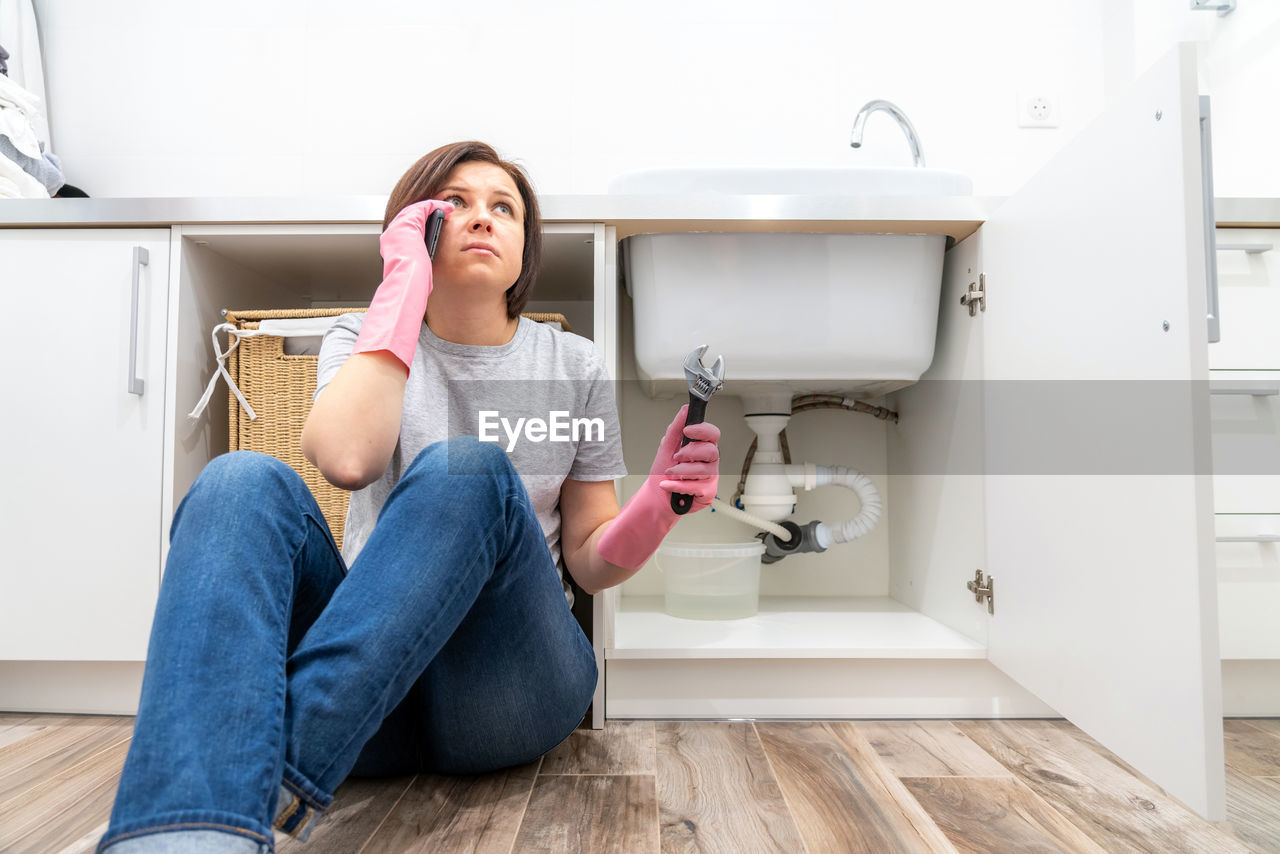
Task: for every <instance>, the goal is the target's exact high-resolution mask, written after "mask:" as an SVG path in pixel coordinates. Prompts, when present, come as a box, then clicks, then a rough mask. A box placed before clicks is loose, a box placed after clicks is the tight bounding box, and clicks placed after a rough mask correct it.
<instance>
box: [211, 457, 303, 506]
mask: <svg viewBox="0 0 1280 854" xmlns="http://www.w3.org/2000/svg"><path fill="white" fill-rule="evenodd" d="M298 487H302V488H303V489H306V484H305V483H304V482H303V480H302V477H301V475H299V474H298V473H297V472H296V471H294V470H293V469H292V468H291V467H290V466H289V465H288V463H285V462H282V461H281V460H278V459H276V458H275V457H273V456H270V455H268V454H260V453H258V452H257V451H231V452H230V453H227V454H220V455H218V456H216V457H214V458H213V459H212V460H210V461H209V463H208V464H207V465H206V466H205V467H204V470H203V471H201V472H200V476H199V477H198V478H196V482H195V483H194V484H192V485H191V492H190V493H188V495H190V494H193V493H197V492H199V493H206V492H207V493H212V495H213V497H216V498H217V499H218V500H220V501H227V502H240V501H242V500H243V501H247V502H249V503H251V504H253V505H254V506H259V505H261V504H262V502H263V501H264V500H271V499H272V498H273V497H275V496H278V495H282V494H284V495H288V496H290V497H292V495H293V493H294V491H295V490H296V489H297V488H298Z"/></svg>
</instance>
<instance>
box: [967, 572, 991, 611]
mask: <svg viewBox="0 0 1280 854" xmlns="http://www.w3.org/2000/svg"><path fill="white" fill-rule="evenodd" d="M995 586H996V580H995V579H994V578H991V577H988V578H987V583H986V584H985V585H984V584H983V583H982V570H980V569H978V570H975V571H974V575H973V580H972V581H970V582H968V583H967V584H965V587H967V588H969V592H970V593H972V594H973V598H974V599H976V600H977V601H978V602H979V603H981V602H982V600H983V599H986V600H987V613H988V614H991V615H993V616H994V615H995V613H996V592H995Z"/></svg>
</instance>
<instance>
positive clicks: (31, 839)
mask: <svg viewBox="0 0 1280 854" xmlns="http://www.w3.org/2000/svg"><path fill="white" fill-rule="evenodd" d="M132 726H133V719H132V718H112V717H79V716H54V715H37V716H30V715H16V714H10V715H0V851H3V852H7V853H8V854H20V852H39V854H55V852H80V851H92V850H93V847H94V845H95V844H96V842H97V840H98V838H99V837H100V836H101V834H102V833H103V832H104V831H105V830H106V822H107V818H108V815H109V813H110V809H111V802H112V799H113V797H114V794H115V788H116V783H117V781H118V779H119V775H120V770H121V767H122V766H123V764H124V757H125V752H126V751H127V750H128V747H129V739H130V736H131V734H132ZM1225 729H1226V757H1227V768H1226V771H1227V812H1228V820H1227V821H1225V822H1221V823H1218V824H1210V823H1208V822H1206V821H1204V820H1203V819H1201V818H1199V817H1198V816H1196V815H1195V814H1194V813H1192V812H1191V811H1190V810H1189V809H1187V808H1186V807H1184V806H1182V805H1181V804H1180V803H1178V802H1177V801H1175V800H1173V799H1172V798H1170V797H1169V796H1168V795H1166V794H1165V793H1164V792H1163V791H1162V790H1161V789H1159V788H1158V787H1157V786H1155V785H1153V784H1152V783H1151V782H1150V781H1148V780H1147V779H1146V778H1144V777H1143V776H1142V775H1140V774H1138V773H1136V772H1135V771H1134V770H1133V769H1132V768H1130V767H1129V766H1128V765H1126V764H1125V763H1124V762H1122V761H1121V760H1120V759H1118V758H1117V757H1116V756H1114V755H1112V754H1111V753H1109V752H1108V751H1107V750H1106V749H1105V748H1103V747H1102V746H1101V745H1099V744H1098V743H1097V742H1095V741H1093V740H1092V739H1091V738H1089V737H1088V736H1086V735H1085V734H1084V733H1082V732H1081V731H1080V730H1079V729H1077V728H1076V727H1074V726H1072V725H1071V724H1069V723H1066V722H1065V721H1061V720H1035V721H1014V720H1008V721H857V722H829V721H828V722H786V723H774V722H763V721H759V722H754V723H752V722H726V723H721V722H678V721H671V722H656V723H655V722H652V721H613V722H610V723H609V724H608V725H607V726H606V728H605V729H604V730H603V731H595V732H593V731H591V730H579V731H578V732H576V733H575V734H574V735H573V736H571V737H570V738H569V740H568V741H566V742H565V743H564V744H562V745H560V746H559V747H558V748H556V749H555V750H554V751H552V752H551V753H549V754H547V755H546V756H544V757H543V758H542V759H541V760H540V761H538V762H535V763H532V764H529V765H526V766H523V767H519V768H512V769H508V770H506V771H504V772H500V773H496V774H488V775H484V776H481V777H440V776H433V775H427V774H422V775H418V776H415V777H403V778H398V779H382V780H367V779H352V780H348V781H347V782H346V783H344V784H343V785H342V786H341V787H340V788H339V789H338V791H337V793H336V795H335V799H334V803H333V806H332V807H331V808H330V810H329V813H328V816H327V818H326V819H325V821H324V822H322V823H321V824H320V825H319V826H317V828H316V830H315V832H314V834H313V835H312V837H311V840H310V841H309V842H307V843H305V844H302V843H298V842H296V841H294V840H292V839H288V838H287V837H284V836H277V850H278V851H281V852H307V854H322V852H335V853H336V852H341V854H351V852H358V851H364V852H411V851H412V852H463V851H466V852H500V854H507V852H543V851H545V852H557V854H560V852H589V854H608V852H621V853H622V854H643V852H659V851H661V852H727V854H754V852H770V851H778V852H786V854H793V852H809V854H818V853H819V852H838V853H839V854H851V852H863V851H865V852H876V854H883V852H899V851H901V852H914V851H929V852H933V851H963V852H982V854H990V852H1019V854H1021V852H1032V851H1035V852H1042V851H1044V852H1048V851H1071V852H1076V851H1088V852H1104V851H1105V852H1116V851H1150V852H1160V854H1171V852H1194V854H1206V852H1214V854H1217V852H1233V851H1240V852H1246V851H1259V852H1280V720H1276V719H1251V720H1228V721H1226V724H1225Z"/></svg>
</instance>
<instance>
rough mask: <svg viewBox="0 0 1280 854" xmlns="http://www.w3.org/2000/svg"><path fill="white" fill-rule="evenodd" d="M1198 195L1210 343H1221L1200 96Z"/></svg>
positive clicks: (1207, 136)
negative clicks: (1201, 217) (1199, 198)
mask: <svg viewBox="0 0 1280 854" xmlns="http://www.w3.org/2000/svg"><path fill="white" fill-rule="evenodd" d="M1200 192H1201V194H1202V195H1203V197H1204V279H1205V291H1206V292H1205V297H1206V300H1205V301H1206V302H1207V304H1208V309H1209V311H1208V315H1209V316H1208V321H1209V343H1210V344H1213V343H1215V342H1217V341H1221V340H1222V332H1221V330H1220V328H1219V324H1218V253H1217V252H1216V251H1215V249H1214V243H1215V241H1216V239H1217V235H1216V233H1215V232H1216V230H1217V224H1218V220H1217V219H1215V218H1214V215H1213V132H1212V128H1211V126H1210V123H1209V96H1208V95H1201V96H1200Z"/></svg>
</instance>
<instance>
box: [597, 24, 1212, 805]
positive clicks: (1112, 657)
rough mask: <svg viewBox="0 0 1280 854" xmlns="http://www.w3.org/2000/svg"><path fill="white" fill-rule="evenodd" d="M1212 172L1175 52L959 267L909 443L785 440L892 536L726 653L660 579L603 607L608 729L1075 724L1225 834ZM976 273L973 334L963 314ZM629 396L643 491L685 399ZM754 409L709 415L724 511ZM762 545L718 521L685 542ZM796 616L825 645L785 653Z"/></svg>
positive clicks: (691, 529)
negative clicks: (972, 721)
mask: <svg viewBox="0 0 1280 854" xmlns="http://www.w3.org/2000/svg"><path fill="white" fill-rule="evenodd" d="M1200 162H1201V161H1200V141H1199V103H1198V94H1197V91H1196V73H1195V60H1194V54H1193V50H1192V49H1191V48H1190V47H1189V46H1184V47H1181V48H1180V49H1179V50H1177V51H1175V52H1174V53H1172V54H1170V55H1169V56H1168V57H1167V58H1166V59H1165V60H1163V61H1162V62H1161V63H1158V64H1157V65H1156V66H1155V67H1153V69H1152V70H1151V71H1150V72H1149V73H1148V74H1146V75H1145V76H1144V77H1143V78H1142V79H1141V80H1139V81H1138V82H1137V83H1136V84H1135V86H1134V87H1133V88H1132V89H1131V90H1130V91H1129V92H1128V93H1127V94H1126V95H1125V96H1123V97H1122V98H1120V99H1118V100H1117V101H1116V102H1115V103H1113V104H1112V105H1111V106H1110V107H1109V108H1108V109H1107V110H1106V112H1105V113H1104V114H1103V115H1102V116H1101V117H1100V118H1099V119H1098V120H1097V121H1096V122H1095V123H1094V124H1093V125H1092V126H1091V127H1089V128H1087V129H1086V130H1085V131H1083V132H1081V133H1080V134H1079V135H1078V136H1077V137H1076V138H1075V139H1073V140H1072V141H1071V142H1070V143H1069V144H1068V145H1067V146H1066V147H1065V148H1064V149H1063V150H1062V151H1061V152H1060V154H1059V155H1058V156H1057V157H1055V159H1054V160H1053V162H1051V163H1050V164H1049V165H1048V166H1047V167H1046V168H1045V169H1044V170H1043V171H1042V172H1041V173H1039V174H1038V175H1037V176H1035V177H1034V178H1033V179H1032V180H1031V181H1029V182H1028V183H1027V185H1026V186H1025V187H1024V188H1023V189H1022V190H1020V191H1019V192H1018V193H1017V194H1016V195H1015V196H1014V197H1012V198H1011V199H1009V200H1007V201H1006V202H1005V203H1003V204H1002V205H1001V207H1000V208H998V209H997V210H996V211H995V212H994V213H993V215H992V216H991V217H990V218H989V219H988V220H987V221H986V222H985V223H984V224H983V225H982V226H981V228H979V229H978V231H977V233H976V234H974V235H973V236H972V237H970V238H968V239H966V240H964V241H963V242H961V243H960V244H958V245H957V246H955V247H953V248H952V249H951V250H949V252H948V253H947V264H946V270H945V273H944V286H943V296H942V312H941V314H940V319H939V339H938V351H937V353H936V355H935V361H934V364H933V367H932V368H931V369H930V372H929V373H928V374H926V376H925V378H924V380H923V381H922V382H920V383H918V384H917V385H915V386H912V387H910V388H908V389H904V390H902V391H900V392H896V393H894V394H893V395H890V396H889V398H888V399H887V400H886V401H884V402H885V404H886V405H888V406H889V407H890V408H891V409H893V410H894V411H896V412H898V413H899V416H900V420H899V421H898V422H897V423H896V424H894V423H890V424H886V423H884V422H876V421H874V420H873V419H870V418H867V417H865V416H858V415H855V414H846V413H831V414H830V415H829V416H828V414H827V413H820V414H819V413H814V414H812V415H810V414H806V415H805V416H803V417H799V418H793V419H792V422H791V424H790V425H789V426H788V432H789V436H790V448H791V454H792V458H791V461H792V462H793V463H799V462H801V461H805V462H814V463H818V464H831V465H849V466H851V467H853V468H857V469H859V470H861V471H863V472H864V473H866V474H867V475H868V476H869V477H870V478H871V479H872V481H873V482H874V483H875V484H876V486H877V488H878V489H879V490H880V492H881V495H882V497H883V498H884V503H885V513H884V516H883V518H882V522H881V526H880V528H878V529H877V530H876V531H873V532H872V534H871V535H869V536H868V537H866V538H864V539H861V540H858V541H856V542H854V543H851V544H848V545H847V546H835V547H833V548H832V549H831V550H829V551H828V552H826V553H823V554H808V555H799V556H796V557H793V558H787V559H786V561H784V562H782V563H780V564H776V565H774V567H766V568H765V570H764V575H765V579H764V580H763V581H762V585H761V591H762V598H763V600H764V601H763V604H762V609H761V610H762V612H761V614H760V615H759V617H758V618H751V620H753V621H754V622H752V623H751V625H749V626H745V625H744V626H735V627H729V626H725V627H724V628H723V629H722V630H720V631H719V632H716V631H708V629H707V628H706V627H704V626H696V627H689V628H685V627H683V626H682V623H683V622H684V621H680V620H677V619H675V618H665V619H664V618H663V616H662V615H661V614H659V613H656V611H657V610H658V609H660V607H661V605H660V599H659V598H657V597H658V595H659V594H660V593H661V590H662V586H661V585H662V582H661V577H660V576H659V575H658V574H657V573H655V572H653V571H652V568H651V567H646V568H645V569H643V570H642V571H641V573H639V574H638V575H637V576H636V577H635V578H634V579H632V580H631V581H629V582H627V584H626V585H624V586H623V589H622V590H621V592H620V594H619V595H618V596H617V597H615V601H613V602H612V607H613V609H614V613H615V625H614V631H613V633H612V637H611V638H610V640H609V641H608V643H609V647H608V648H607V649H606V655H607V660H608V663H609V667H608V669H607V671H606V696H607V700H608V710H609V714H610V715H611V716H615V715H616V716H620V717H661V716H670V717H751V716H758V717H781V718H785V717H797V718H799V717H924V716H939V717H946V716H951V717H969V716H985V717H1006V716H1015V717H1016V716H1038V715H1044V714H1054V713H1060V714H1062V715H1063V716H1065V717H1067V718H1068V719H1070V720H1072V721H1073V722H1074V723H1076V724H1077V725H1078V726H1080V727H1081V728H1082V729H1083V730H1085V731H1086V732H1088V733H1090V734H1091V735H1093V736H1094V737H1096V738H1097V739H1098V740H1099V741H1101V742H1102V743H1103V744H1105V745H1106V746H1107V747H1109V748H1110V749H1112V750H1113V751H1115V752H1116V753H1117V754H1119V755H1120V756H1121V757H1122V758H1124V759H1125V760H1127V761H1128V762H1130V763H1131V764H1133V765H1134V766H1135V767H1137V768H1138V769H1139V770H1140V771H1142V772H1143V773H1145V774H1147V775H1149V776H1150V777H1151V778H1152V779H1154V780H1155V781H1156V782H1157V783H1158V784H1160V785H1161V786H1163V787H1164V788H1165V789H1166V790H1168V791H1169V792H1171V793H1173V794H1174V795H1175V796H1176V797H1178V798H1180V799H1181V800H1183V801H1184V802H1185V803H1187V804H1188V805H1190V806H1191V807H1192V808H1194V809H1195V810H1197V811H1198V812H1200V813H1201V814H1203V815H1206V816H1208V817H1210V818H1213V819H1221V818H1222V817H1223V814H1224V800H1225V793H1224V775H1223V745H1222V726H1221V685H1220V678H1219V672H1218V667H1219V654H1218V633H1217V622H1216V620H1217V602H1216V585H1215V583H1214V582H1215V567H1214V560H1215V556H1214V531H1213V496H1212V482H1211V478H1209V477H1207V476H1204V475H1205V474H1207V472H1208V471H1209V469H1208V467H1207V466H1208V460H1209V457H1210V433H1209V424H1208V421H1209V419H1208V415H1207V413H1208V393H1207V383H1206V382H1205V381H1206V380H1207V379H1208V354H1207V351H1208V329H1207V296H1206V283H1205V254H1204V253H1205V249H1204V246H1205V230H1204V215H1203V207H1202V201H1203V186H1202V181H1201V166H1200ZM983 277H985V287H986V307H985V310H984V311H981V312H979V313H978V314H977V315H976V316H973V317H970V316H969V313H968V310H967V309H965V308H963V307H962V306H961V305H960V303H959V297H960V295H961V294H964V293H965V292H966V291H967V290H968V288H969V287H970V286H971V285H973V286H976V285H978V283H979V282H980V281H983ZM783 288H785V283H780V298H784V297H782V296H781V293H782V289H783ZM624 309H625V306H624ZM760 310H768V307H767V306H762V307H760ZM623 313H624V314H625V311H624V312H623ZM1224 314H1225V310H1224ZM623 341H624V346H625V344H626V337H625V335H624V336H623ZM690 343H691V344H693V343H703V342H690ZM707 343H709V344H710V349H709V351H708V353H709V354H714V353H715V342H714V341H712V342H707ZM626 362H627V359H626V357H625V353H624V358H623V359H622V364H623V365H624V366H625V364H626ZM732 371H733V366H732V365H726V375H729V374H731V373H732ZM1135 392H1136V393H1137V394H1136V398H1137V400H1138V401H1140V402H1143V403H1150V404H1152V405H1153V406H1154V407H1155V409H1154V411H1149V410H1148V409H1144V408H1141V407H1137V408H1135V406H1134V403H1133V401H1134V399H1135ZM624 395H625V396H624V401H623V409H624V411H623V419H624V425H625V427H626V428H627V430H628V431H630V430H634V429H636V428H639V430H640V438H639V440H637V441H635V442H634V443H633V442H631V441H630V440H629V438H628V437H627V436H625V435H624V442H625V443H626V448H625V450H626V452H627V458H628V467H629V469H630V470H632V471H637V470H638V471H644V470H646V469H647V466H648V464H649V460H651V458H652V454H653V445H654V444H655V442H654V440H653V438H652V437H654V436H660V435H661V426H660V425H665V423H666V420H664V418H663V416H664V415H665V416H666V417H667V418H669V411H670V410H674V409H675V408H676V407H678V406H679V404H680V403H681V402H682V401H679V400H669V401H650V402H645V401H643V400H641V399H640V398H639V396H638V395H634V394H629V393H628V390H624ZM871 402H872V403H876V402H877V401H871ZM819 415H821V416H822V421H820V420H819ZM740 416H741V403H740V402H739V401H735V400H734V399H732V398H726V399H725V400H723V401H721V400H717V399H713V401H712V402H711V404H709V406H708V411H707V418H708V420H711V421H713V422H715V423H716V424H717V425H718V426H720V427H721V429H722V431H724V433H723V435H722V440H721V456H722V460H723V462H722V466H721V471H722V479H721V487H722V488H721V497H727V495H728V494H729V493H730V492H731V491H732V489H733V484H734V483H735V482H736V479H737V471H738V469H737V462H738V460H740V459H741V456H740V454H742V453H743V452H744V451H745V447H746V444H747V443H748V442H749V441H750V436H749V434H745V431H744V428H743V426H742V425H741V424H740V423H739V422H740V421H741V417H740ZM822 422H825V423H822ZM836 492H839V490H836ZM848 499H849V496H848V495H846V494H844V493H841V494H838V495H829V494H828V495H827V496H820V494H819V493H814V494H813V495H809V494H802V495H801V496H800V497H799V508H798V511H797V513H796V514H795V516H794V520H795V521H796V522H798V523H800V524H803V523H805V522H808V521H809V520H810V519H813V518H820V519H824V520H826V521H828V522H833V521H839V520H842V519H846V518H849V517H850V516H852V515H853V514H854V513H856V511H857V506H856V501H853V502H852V505H853V506H850V504H849V501H848ZM698 517H701V518H698ZM734 526H739V527H737V528H735V527H734ZM753 533H754V531H752V530H750V529H748V528H747V527H746V526H745V525H742V523H739V522H736V521H733V520H727V519H724V518H723V516H722V517H721V518H717V517H716V516H715V514H710V513H702V514H696V516H695V517H693V518H689V519H687V520H682V521H681V522H680V523H679V524H678V525H677V530H676V531H675V532H673V536H672V538H673V539H676V540H701V541H703V542H714V541H725V540H726V539H742V538H746V537H750V536H752V534H753ZM978 569H982V570H983V571H984V572H985V573H986V575H987V576H989V577H992V578H994V580H995V601H994V613H993V614H989V613H988V611H987V607H986V605H984V604H978V603H977V602H975V599H974V595H973V594H972V593H970V592H969V591H968V590H967V589H966V587H965V583H966V581H968V580H971V579H972V578H973V576H974V572H975V570H978ZM797 590H803V591H806V592H807V597H805V598H800V599H797V598H795V597H794V591H797ZM788 593H791V594H792V595H791V596H788ZM904 606H905V607H904ZM780 612H781V613H780ZM832 612H842V613H843V617H844V619H843V620H839V619H833V618H832ZM805 613H810V614H813V615H814V616H813V618H811V619H809V620H808V621H807V622H808V623H810V624H811V625H814V626H817V625H821V626H823V627H824V629H823V631H822V632H816V631H815V632H813V633H812V635H807V636H806V637H805V638H804V639H803V640H802V641H800V642H798V643H796V642H793V640H792V638H791V637H785V638H784V637H779V636H777V635H771V632H773V631H774V628H773V627H775V626H792V625H794V624H795V623H796V622H797V621H804V615H805ZM837 616H838V614H837ZM744 622H745V621H744ZM943 629H946V630H948V631H942V630H943ZM682 641H683V642H682ZM974 642H976V643H977V644H978V645H979V647H980V655H981V660H975V656H974V654H973V646H974ZM793 650H794V651H793ZM744 659H749V660H744Z"/></svg>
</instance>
